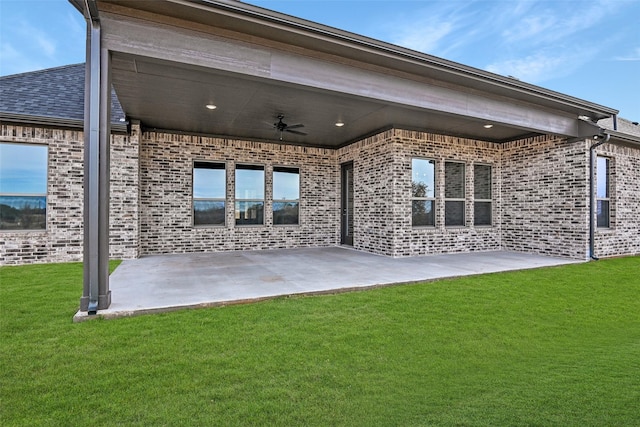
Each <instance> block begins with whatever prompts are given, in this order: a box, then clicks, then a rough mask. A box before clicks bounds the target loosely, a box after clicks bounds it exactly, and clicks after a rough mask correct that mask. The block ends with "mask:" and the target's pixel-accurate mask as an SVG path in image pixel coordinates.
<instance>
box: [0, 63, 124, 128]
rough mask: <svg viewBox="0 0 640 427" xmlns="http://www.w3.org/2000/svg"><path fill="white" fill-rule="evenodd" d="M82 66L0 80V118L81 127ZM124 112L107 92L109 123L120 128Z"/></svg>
mask: <svg viewBox="0 0 640 427" xmlns="http://www.w3.org/2000/svg"><path fill="white" fill-rule="evenodd" d="M84 78H85V66H84V64H74V65H66V66H62V67H56V68H49V69H46V70H39V71H33V72H28V73H22V74H13V75H10V76H3V77H0V117H3V118H5V119H7V120H10V119H11V118H19V119H20V121H22V122H28V121H30V119H31V120H33V122H34V123H37V122H38V119H46V123H49V124H52V125H55V124H56V119H57V121H58V122H59V123H60V124H61V125H62V124H65V125H71V124H73V123H78V124H81V123H82V121H83V117H84ZM124 118H125V114H124V111H122V107H121V106H120V103H119V102H118V98H117V96H116V94H115V92H114V91H113V90H112V92H111V122H112V123H113V124H117V125H119V126H122V125H123V122H124V121H123V120H121V119H124Z"/></svg>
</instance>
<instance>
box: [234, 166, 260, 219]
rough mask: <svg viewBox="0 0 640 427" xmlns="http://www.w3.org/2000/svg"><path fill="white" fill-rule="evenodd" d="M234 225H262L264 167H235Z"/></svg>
mask: <svg viewBox="0 0 640 427" xmlns="http://www.w3.org/2000/svg"><path fill="white" fill-rule="evenodd" d="M235 217H236V225H262V224H264V166H254V165H236V209H235Z"/></svg>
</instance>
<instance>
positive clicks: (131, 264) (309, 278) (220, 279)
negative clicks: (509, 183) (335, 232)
mask: <svg viewBox="0 0 640 427" xmlns="http://www.w3.org/2000/svg"><path fill="white" fill-rule="evenodd" d="M578 262H581V261H576V260H571V259H566V258H554V257H547V256H540V255H532V254H524V253H517V252H506V251H497V252H495V251H494V252H473V253H462V254H446V255H430V256H421V257H407V258H391V257H386V256H381V255H374V254H370V253H366V252H361V251H357V250H354V249H351V248H348V247H341V246H336V247H325V248H299V249H276V250H263V251H234V252H221V253H197V254H195V253H192V254H174V255H155V256H146V257H142V258H139V259H135V260H127V261H124V262H123V263H122V264H121V265H120V266H119V267H118V268H117V269H116V270H115V271H114V272H113V274H112V275H111V277H110V284H111V291H112V303H111V306H110V307H109V308H108V309H105V310H100V312H99V315H98V316H90V315H88V314H87V312H86V311H84V312H83V311H79V312H78V313H77V314H76V315H75V317H74V321H75V322H80V321H83V320H87V319H92V318H97V317H102V318H117V317H127V316H135V315H140V314H150V313H160V312H166V311H172V310H178V309H185V308H202V307H215V306H224V305H229V304H243V303H250V302H256V301H261V300H265V299H270V298H277V297H282V296H291V295H317V294H332V293H339V292H348V291H355V290H365V289H371V288H376V287H379V286H389V285H394V284H400V283H412V282H425V281H432V280H437V279H442V278H449V277H459V276H470V275H476V274H485V273H495V272H501V271H513V270H524V269H531V268H540V267H551V266H556V265H563V264H572V263H578Z"/></svg>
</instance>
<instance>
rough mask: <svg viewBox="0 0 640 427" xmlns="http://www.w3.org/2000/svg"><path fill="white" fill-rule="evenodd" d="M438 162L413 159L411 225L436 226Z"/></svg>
mask: <svg viewBox="0 0 640 427" xmlns="http://www.w3.org/2000/svg"><path fill="white" fill-rule="evenodd" d="M435 204H436V162H435V160H427V159H413V160H412V162H411V224H412V225H413V226H414V227H421V226H431V227H433V226H435V224H436V221H435Z"/></svg>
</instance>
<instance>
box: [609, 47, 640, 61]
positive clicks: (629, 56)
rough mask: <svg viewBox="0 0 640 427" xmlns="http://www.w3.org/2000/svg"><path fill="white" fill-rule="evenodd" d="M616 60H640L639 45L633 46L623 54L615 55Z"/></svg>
mask: <svg viewBox="0 0 640 427" xmlns="http://www.w3.org/2000/svg"><path fill="white" fill-rule="evenodd" d="M615 60H616V61H640V47H637V48H635V49H634V50H633V51H631V53H629V54H627V55H623V56H616V57H615Z"/></svg>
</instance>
